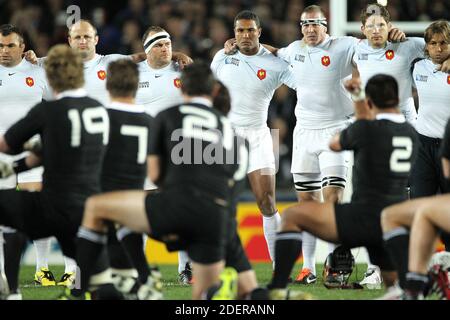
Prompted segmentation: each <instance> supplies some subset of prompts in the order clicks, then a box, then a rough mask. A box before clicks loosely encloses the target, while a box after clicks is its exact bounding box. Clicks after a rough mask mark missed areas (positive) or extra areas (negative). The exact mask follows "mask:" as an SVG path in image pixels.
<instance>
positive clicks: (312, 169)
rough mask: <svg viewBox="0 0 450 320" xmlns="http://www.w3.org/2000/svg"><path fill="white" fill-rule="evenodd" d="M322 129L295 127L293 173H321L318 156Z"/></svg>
mask: <svg viewBox="0 0 450 320" xmlns="http://www.w3.org/2000/svg"><path fill="white" fill-rule="evenodd" d="M320 131H321V130H308V129H303V128H299V127H298V126H296V127H295V129H294V133H293V142H292V161H291V173H293V174H320V164H319V158H318V154H319V153H320V147H319V145H320V144H321V142H320V141H319V140H320ZM294 182H295V180H294ZM297 191H299V190H297Z"/></svg>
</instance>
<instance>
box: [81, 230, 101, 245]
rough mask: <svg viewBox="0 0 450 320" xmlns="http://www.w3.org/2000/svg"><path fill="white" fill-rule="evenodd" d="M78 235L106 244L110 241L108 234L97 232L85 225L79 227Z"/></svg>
mask: <svg viewBox="0 0 450 320" xmlns="http://www.w3.org/2000/svg"><path fill="white" fill-rule="evenodd" d="M77 237H78V238H83V239H86V240H88V241H91V242H95V243H100V244H106V243H107V241H108V237H107V236H106V234H104V233H99V232H95V231H93V230H89V229H87V228H84V227H80V228H79V229H78V233H77Z"/></svg>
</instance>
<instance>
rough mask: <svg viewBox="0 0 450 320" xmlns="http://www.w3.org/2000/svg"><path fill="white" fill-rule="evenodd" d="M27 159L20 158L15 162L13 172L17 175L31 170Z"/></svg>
mask: <svg viewBox="0 0 450 320" xmlns="http://www.w3.org/2000/svg"><path fill="white" fill-rule="evenodd" d="M25 159H26V157H25V158H20V159H19V160H16V161H14V162H13V170H14V172H15V173H21V172H23V171H27V170H30V168H29V167H28V166H27V163H26V161H25Z"/></svg>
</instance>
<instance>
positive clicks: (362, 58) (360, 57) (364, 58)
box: [358, 53, 369, 61]
mask: <svg viewBox="0 0 450 320" xmlns="http://www.w3.org/2000/svg"><path fill="white" fill-rule="evenodd" d="M358 60H359V61H367V60H369V54H368V53H360V54H358Z"/></svg>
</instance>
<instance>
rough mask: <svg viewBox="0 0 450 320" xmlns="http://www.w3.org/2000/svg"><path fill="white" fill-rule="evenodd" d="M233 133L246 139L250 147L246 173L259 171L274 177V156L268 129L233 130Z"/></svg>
mask: <svg viewBox="0 0 450 320" xmlns="http://www.w3.org/2000/svg"><path fill="white" fill-rule="evenodd" d="M235 131H236V133H237V134H239V135H240V136H242V137H244V138H246V139H247V141H248V143H249V146H250V150H249V159H248V160H249V164H248V168H247V173H251V172H254V171H258V170H259V171H262V174H264V175H275V156H274V152H273V141H272V135H271V133H270V129H269V128H267V127H266V128H256V129H243V128H235Z"/></svg>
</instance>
